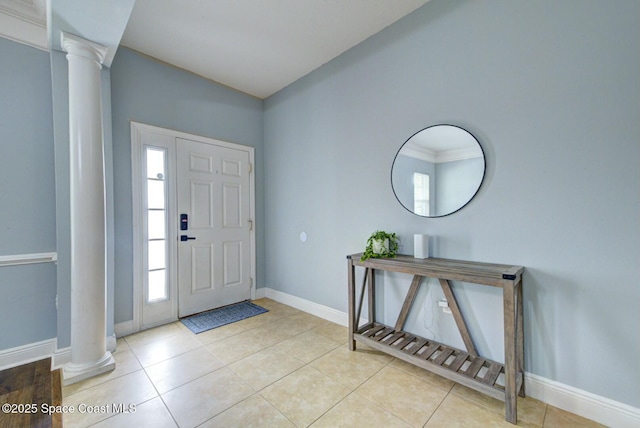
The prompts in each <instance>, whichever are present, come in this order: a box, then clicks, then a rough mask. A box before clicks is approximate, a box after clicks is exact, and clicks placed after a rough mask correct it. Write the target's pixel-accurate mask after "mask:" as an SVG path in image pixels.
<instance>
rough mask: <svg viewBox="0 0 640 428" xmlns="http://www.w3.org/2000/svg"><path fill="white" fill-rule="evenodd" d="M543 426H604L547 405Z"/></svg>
mask: <svg viewBox="0 0 640 428" xmlns="http://www.w3.org/2000/svg"><path fill="white" fill-rule="evenodd" d="M543 426H544V428H556V427H557V428H566V427H580V428H583V427H584V428H590V427H604V425H600V424H599V423H597V422H594V421H592V420H589V419H586V418H583V417H581V416H578V415H574V414H573V413H569V412H567V411H564V410H562V409H558V408H557V407H553V406H549V405H547V413H546V415H545V417H544V425H543Z"/></svg>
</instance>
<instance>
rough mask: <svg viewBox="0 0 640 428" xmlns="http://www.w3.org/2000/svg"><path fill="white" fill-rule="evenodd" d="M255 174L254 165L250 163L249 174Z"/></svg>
mask: <svg viewBox="0 0 640 428" xmlns="http://www.w3.org/2000/svg"><path fill="white" fill-rule="evenodd" d="M252 172H253V164H252V163H251V162H249V174H251V173H252Z"/></svg>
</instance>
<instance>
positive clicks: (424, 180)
mask: <svg viewBox="0 0 640 428" xmlns="http://www.w3.org/2000/svg"><path fill="white" fill-rule="evenodd" d="M413 211H414V212H415V213H416V214H418V215H425V216H428V215H429V174H422V173H419V172H414V173H413Z"/></svg>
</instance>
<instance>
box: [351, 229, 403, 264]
mask: <svg viewBox="0 0 640 428" xmlns="http://www.w3.org/2000/svg"><path fill="white" fill-rule="evenodd" d="M397 251H398V237H397V236H396V234H395V233H388V232H385V231H383V230H376V231H375V232H374V233H373V234H371V236H370V237H369V239H367V248H366V249H365V250H364V253H363V254H362V257H361V258H360V260H361V261H364V260H367V259H376V258H382V257H395V256H396V253H397Z"/></svg>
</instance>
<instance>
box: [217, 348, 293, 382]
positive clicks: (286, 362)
mask: <svg viewBox="0 0 640 428" xmlns="http://www.w3.org/2000/svg"><path fill="white" fill-rule="evenodd" d="M303 365H304V363H303V362H302V361H300V360H299V359H297V358H295V357H293V356H291V355H289V354H288V353H287V351H286V350H283V349H280V345H276V346H272V347H270V348H267V349H263V350H262V351H258V352H256V353H255V354H251V355H249V356H248V357H246V358H243V359H242V360H240V361H236V362H235V363H233V364H231V365H229V368H230V369H231V370H233V371H234V372H235V373H236V374H237V375H238V376H240V377H241V378H242V379H244V380H245V381H246V382H247V383H248V384H249V385H251V386H252V387H253V388H254V389H255V390H256V391H258V390H260V389H262V388H264V387H265V386H267V385H270V384H272V383H273V382H275V381H277V380H278V379H280V378H282V377H283V376H286V375H288V374H289V373H291V372H293V371H295V370H297V369H299V368H300V367H302V366H303Z"/></svg>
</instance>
